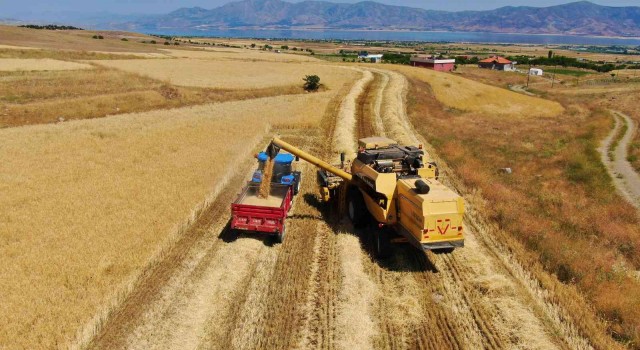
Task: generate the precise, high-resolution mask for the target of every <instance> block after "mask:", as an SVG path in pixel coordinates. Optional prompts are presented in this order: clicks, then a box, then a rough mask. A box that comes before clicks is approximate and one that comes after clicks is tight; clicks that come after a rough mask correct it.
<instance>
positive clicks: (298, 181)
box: [293, 180, 300, 196]
mask: <svg viewBox="0 0 640 350" xmlns="http://www.w3.org/2000/svg"><path fill="white" fill-rule="evenodd" d="M298 192H300V180H297V181H296V183H295V184H294V185H293V195H294V196H295V195H296V194H298Z"/></svg>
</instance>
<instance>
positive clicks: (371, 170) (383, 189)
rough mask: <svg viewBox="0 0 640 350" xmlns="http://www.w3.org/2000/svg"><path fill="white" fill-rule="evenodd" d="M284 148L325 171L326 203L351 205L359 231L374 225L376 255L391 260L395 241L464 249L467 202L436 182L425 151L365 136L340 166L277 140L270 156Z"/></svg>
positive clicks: (438, 248)
mask: <svg viewBox="0 0 640 350" xmlns="http://www.w3.org/2000/svg"><path fill="white" fill-rule="evenodd" d="M280 149H283V150H285V151H288V152H290V153H291V154H293V155H295V156H296V157H299V158H302V159H304V160H306V161H307V162H309V163H311V164H313V165H315V166H317V167H319V168H320V169H321V170H319V171H318V181H319V185H320V193H321V196H322V198H323V200H324V201H326V202H328V203H330V204H332V205H335V206H337V207H338V208H342V207H345V205H346V208H347V210H348V215H349V218H350V219H351V221H352V222H353V224H354V226H355V227H357V228H364V227H375V229H371V230H367V231H368V232H369V233H370V234H372V235H374V237H373V238H374V242H375V245H374V246H375V253H376V256H377V257H379V258H386V257H388V256H389V255H390V254H391V249H390V246H391V243H392V242H393V243H400V242H408V243H410V244H411V245H413V246H414V247H416V248H418V249H420V250H421V251H428V250H433V251H437V252H445V253H449V252H452V251H453V250H454V249H455V248H458V247H463V246H464V235H463V227H462V220H463V215H464V201H463V199H462V197H460V196H459V195H457V194H456V193H454V192H453V191H451V190H450V189H449V188H447V187H446V186H444V185H443V184H442V183H440V182H439V181H438V180H437V178H438V169H437V167H436V165H435V164H434V163H427V164H425V163H424V159H423V158H424V152H423V151H422V149H421V148H420V147H414V146H400V145H398V144H397V143H396V142H395V141H393V140H390V139H387V138H382V137H370V138H364V139H361V140H359V149H358V154H357V157H356V159H355V160H354V161H353V162H352V163H351V162H348V163H346V164H345V162H344V154H342V155H341V164H340V166H339V167H338V166H332V165H330V164H328V163H326V162H324V161H322V160H320V159H318V158H316V157H314V156H312V155H310V154H308V153H306V152H304V151H302V150H300V149H298V148H296V147H294V146H292V145H290V144H288V143H286V142H284V141H282V140H280V139H278V138H274V139H273V140H272V141H271V143H270V144H269V146H268V147H267V152H266V155H267V156H268V157H269V158H271V159H273V160H276V159H277V157H278V153H279V151H280ZM277 188H278V187H277V186H275V187H274V188H272V192H273V191H274V189H276V190H277ZM287 198H288V197H286V196H285V198H284V200H285V202H286V200H287ZM259 209H260V208H259V207H257V206H256V207H254V208H253V210H256V211H257V210H259ZM284 215H285V216H286V212H285V213H284ZM234 220H235V218H234ZM282 220H283V222H284V217H282ZM371 224H374V225H371ZM232 227H233V223H232ZM282 230H283V232H284V226H283V228H282Z"/></svg>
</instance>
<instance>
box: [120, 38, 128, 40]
mask: <svg viewBox="0 0 640 350" xmlns="http://www.w3.org/2000/svg"><path fill="white" fill-rule="evenodd" d="M120 40H122V41H129V39H127V38H122V39H120Z"/></svg>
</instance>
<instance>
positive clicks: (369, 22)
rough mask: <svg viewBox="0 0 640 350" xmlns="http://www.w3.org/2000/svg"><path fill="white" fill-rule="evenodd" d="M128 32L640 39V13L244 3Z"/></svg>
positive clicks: (273, 0) (592, 7)
mask: <svg viewBox="0 0 640 350" xmlns="http://www.w3.org/2000/svg"><path fill="white" fill-rule="evenodd" d="M126 27H127V29H143V30H158V29H163V30H167V29H181V30H185V29H229V28H239V29H250V28H251V29H256V28H263V29H265V28H268V29H348V30H355V29H358V30H423V31H463V32H494V33H527V34H568V35H598V36H640V7H636V6H633V7H611V6H602V5H597V4H594V3H591V2H588V1H579V2H573V3H568V4H564V5H557V6H550V7H529V6H518V7H514V6H508V7H501V8H498V9H495V10H488V11H460V12H448V11H434V10H426V9H420V8H411V7H405V6H392V5H385V4H381V3H377V2H373V1H363V2H358V3H353V4H347V3H332V2H326V1H309V0H307V1H302V2H298V3H290V2H286V1H282V0H242V1H236V2H231V3H228V4H226V5H223V6H220V7H218V8H214V9H210V10H207V9H204V8H201V7H191V8H181V9H178V10H176V11H173V12H171V13H169V14H166V15H160V16H152V17H147V18H144V19H140V20H138V21H136V22H133V23H127V24H126Z"/></svg>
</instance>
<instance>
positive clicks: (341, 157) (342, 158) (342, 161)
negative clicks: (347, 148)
mask: <svg viewBox="0 0 640 350" xmlns="http://www.w3.org/2000/svg"><path fill="white" fill-rule="evenodd" d="M340 168H342V169H344V152H341V153H340Z"/></svg>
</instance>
